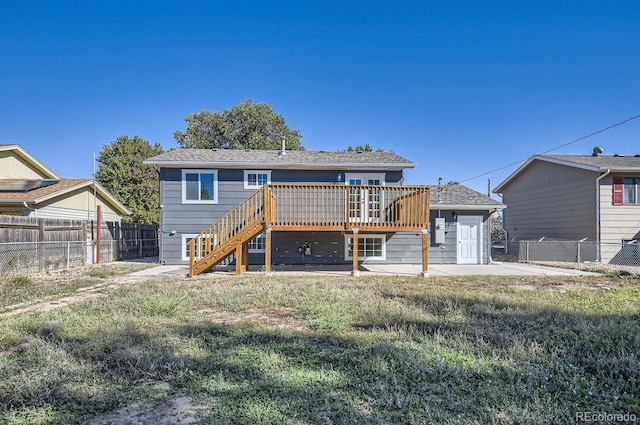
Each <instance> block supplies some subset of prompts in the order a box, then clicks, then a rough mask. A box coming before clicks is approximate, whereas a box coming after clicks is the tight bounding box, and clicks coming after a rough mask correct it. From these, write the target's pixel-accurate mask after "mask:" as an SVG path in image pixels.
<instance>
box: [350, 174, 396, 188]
mask: <svg viewBox="0 0 640 425" xmlns="http://www.w3.org/2000/svg"><path fill="white" fill-rule="evenodd" d="M386 176H387V174H386V173H344V184H345V185H347V186H349V180H350V179H362V184H363V185H364V186H366V185H367V184H366V183H365V181H366V180H369V179H371V180H380V186H385V185H386V182H385V177H386Z"/></svg>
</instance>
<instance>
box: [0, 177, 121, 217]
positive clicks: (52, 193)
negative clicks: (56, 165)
mask: <svg viewBox="0 0 640 425" xmlns="http://www.w3.org/2000/svg"><path fill="white" fill-rule="evenodd" d="M29 181H31V180H27V179H0V183H25V182H29ZM86 187H93V188H94V189H95V190H97V193H98V194H99V195H100V196H102V197H104V198H105V199H106V200H107V201H108V202H109V204H110V205H112V206H113V207H114V208H115V209H116V210H117V211H119V212H120V213H121V214H123V215H128V214H131V211H129V210H128V209H127V207H125V206H124V205H123V204H122V203H121V202H120V201H118V200H117V199H116V198H115V197H114V196H113V195H111V194H110V193H109V192H108V191H107V190H106V189H105V188H104V187H102V186H101V185H100V184H98V183H96V182H94V181H93V180H90V179H59V180H58V181H57V183H55V184H51V185H48V186H44V187H40V188H38V189H33V190H29V191H26V192H25V191H18V190H16V191H3V190H0V203H4V204H9V203H10V204H13V203H22V202H28V203H30V204H38V203H40V202H43V201H45V200H48V199H52V198H56V197H58V196H63V195H64V194H66V193H68V192H71V191H73V190H76V189H81V188H86Z"/></svg>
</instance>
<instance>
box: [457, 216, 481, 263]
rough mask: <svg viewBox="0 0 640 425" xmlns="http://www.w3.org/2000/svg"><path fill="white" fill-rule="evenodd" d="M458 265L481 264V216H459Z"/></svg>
mask: <svg viewBox="0 0 640 425" xmlns="http://www.w3.org/2000/svg"><path fill="white" fill-rule="evenodd" d="M457 234H458V236H457V239H458V264H482V242H481V241H482V216H477V215H459V216H458V226H457Z"/></svg>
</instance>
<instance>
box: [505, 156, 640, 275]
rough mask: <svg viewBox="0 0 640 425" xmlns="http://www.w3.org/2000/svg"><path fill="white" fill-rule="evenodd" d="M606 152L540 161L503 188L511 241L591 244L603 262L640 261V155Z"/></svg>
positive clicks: (520, 170) (532, 160) (529, 162)
mask: <svg viewBox="0 0 640 425" xmlns="http://www.w3.org/2000/svg"><path fill="white" fill-rule="evenodd" d="M601 152H602V150H601V149H600V148H596V149H594V153H593V155H536V156H533V157H531V158H529V159H528V160H527V161H526V162H525V163H524V164H523V165H522V166H521V167H520V168H518V169H517V170H516V171H515V172H514V173H513V174H511V175H510V176H509V177H507V179H505V180H504V181H503V182H502V183H500V184H499V185H498V186H497V187H496V188H495V190H494V192H495V193H498V194H501V195H502V197H503V202H504V203H505V204H506V205H507V207H508V208H507V209H506V210H505V213H504V227H505V229H506V230H507V231H508V237H509V239H510V240H511V239H516V240H539V239H540V238H543V237H545V238H555V239H566V240H582V239H585V238H586V239H587V240H591V241H594V242H595V244H596V246H597V257H600V258H599V259H600V260H602V261H603V262H606V263H609V262H614V263H615V262H616V261H617V260H619V259H620V258H621V257H625V258H629V256H628V255H627V254H628V253H629V252H631V253H632V256H633V258H635V257H636V256H639V257H640V255H639V254H640V249H639V248H640V247H639V245H640V155H636V156H622V155H601V154H600V153H601ZM636 253H638V254H636ZM595 259H598V258H595ZM632 261H634V262H635V260H632ZM637 261H638V262H639V263H640V258H638V259H637Z"/></svg>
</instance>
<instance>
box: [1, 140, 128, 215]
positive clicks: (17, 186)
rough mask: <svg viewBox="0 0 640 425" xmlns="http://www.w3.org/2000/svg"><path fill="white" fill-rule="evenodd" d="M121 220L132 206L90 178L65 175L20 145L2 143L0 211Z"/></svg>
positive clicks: (11, 213)
mask: <svg viewBox="0 0 640 425" xmlns="http://www.w3.org/2000/svg"><path fill="white" fill-rule="evenodd" d="M97 206H100V207H101V211H102V217H103V219H104V220H105V221H113V222H119V221H120V220H121V218H122V217H123V216H125V215H129V214H130V212H129V210H128V209H127V208H126V207H125V206H124V205H122V204H121V203H120V202H119V201H118V200H117V199H115V198H114V197H113V196H112V195H111V194H110V193H109V192H108V191H107V190H106V189H105V188H104V187H102V186H101V185H100V184H98V183H95V182H94V181H93V180H90V179H62V178H60V177H59V176H58V175H57V174H56V173H54V172H53V171H52V170H51V169H49V168H48V167H47V166H46V165H44V164H43V163H42V162H40V161H39V160H37V159H36V158H35V157H33V156H32V155H31V154H30V153H29V152H27V151H26V150H24V149H23V148H22V147H21V146H19V145H6V144H5V145H0V214H4V215H17V216H31V217H38V218H64V219H81V220H87V219H95V217H96V210H97Z"/></svg>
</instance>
